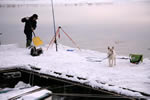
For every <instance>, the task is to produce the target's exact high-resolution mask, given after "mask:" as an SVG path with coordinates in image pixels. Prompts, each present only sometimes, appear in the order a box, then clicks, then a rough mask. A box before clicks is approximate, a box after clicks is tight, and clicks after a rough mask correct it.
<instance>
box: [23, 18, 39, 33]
mask: <svg viewBox="0 0 150 100" xmlns="http://www.w3.org/2000/svg"><path fill="white" fill-rule="evenodd" d="M21 21H22V22H23V23H24V22H25V27H24V33H25V34H26V35H28V34H32V28H33V29H34V30H35V28H36V24H37V22H36V20H33V17H24V18H22V19H21Z"/></svg>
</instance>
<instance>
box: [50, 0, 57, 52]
mask: <svg viewBox="0 0 150 100" xmlns="http://www.w3.org/2000/svg"><path fill="white" fill-rule="evenodd" d="M51 3H52V14H53V25H54V34H55V44H56V51H58V49H57V39H56V26H55V14H54V7H53V0H51Z"/></svg>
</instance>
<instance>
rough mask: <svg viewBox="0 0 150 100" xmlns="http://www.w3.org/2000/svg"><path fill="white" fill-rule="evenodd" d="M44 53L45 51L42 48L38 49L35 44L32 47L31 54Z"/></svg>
mask: <svg viewBox="0 0 150 100" xmlns="http://www.w3.org/2000/svg"><path fill="white" fill-rule="evenodd" d="M42 53H43V50H42V48H38V49H36V47H35V46H33V47H31V51H30V55H32V56H39V55H40V54H42Z"/></svg>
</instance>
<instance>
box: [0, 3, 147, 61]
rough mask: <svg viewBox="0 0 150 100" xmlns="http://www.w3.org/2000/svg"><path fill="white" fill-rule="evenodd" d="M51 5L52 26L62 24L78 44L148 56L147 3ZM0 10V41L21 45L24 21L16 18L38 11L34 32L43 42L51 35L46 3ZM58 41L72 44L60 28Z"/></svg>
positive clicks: (23, 36) (94, 48)
mask: <svg viewBox="0 0 150 100" xmlns="http://www.w3.org/2000/svg"><path fill="white" fill-rule="evenodd" d="M54 9H55V19H56V26H57V27H58V26H59V25H60V26H62V28H63V29H64V30H65V31H66V32H67V33H68V34H69V35H70V36H71V37H72V39H73V40H74V41H76V43H77V44H78V45H79V46H80V47H81V48H84V49H92V50H97V51H100V52H106V51H107V46H115V48H116V52H117V54H118V55H129V54H130V53H140V54H144V56H145V57H149V58H150V50H149V48H150V46H149V43H150V40H149V37H150V34H149V33H150V29H149V26H150V19H149V18H150V10H149V9H150V4H149V3H123V4H103V5H91V6H88V5H84V6H73V5H70V6H63V5H60V6H59V5H57V6H54ZM0 12H1V19H0V33H3V35H2V36H0V38H1V42H2V44H10V43H18V44H19V45H20V46H22V47H25V35H24V33H23V30H24V29H23V28H24V24H23V23H21V21H20V20H21V18H22V17H25V16H31V15H32V14H33V13H37V14H38V15H39V20H38V27H37V29H36V34H38V35H39V36H40V37H41V39H42V40H43V41H44V43H45V44H48V43H49V41H50V40H51V39H52V37H53V35H54V33H53V23H52V12H51V6H50V5H42V6H22V7H15V8H7V7H2V8H0ZM59 43H62V44H64V45H69V46H74V45H72V43H71V41H70V40H69V39H68V38H66V36H65V35H64V34H63V33H62V32H61V40H60V41H59ZM74 47H75V46H74Z"/></svg>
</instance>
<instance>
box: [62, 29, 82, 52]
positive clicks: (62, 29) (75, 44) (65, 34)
mask: <svg viewBox="0 0 150 100" xmlns="http://www.w3.org/2000/svg"><path fill="white" fill-rule="evenodd" d="M60 28H61V27H60ZM61 30H62V31H63V32H64V33H65V35H66V36H67V37H68V38H69V39H70V40H71V41H72V43H73V44H74V45H75V46H76V47H77V48H78V49H79V50H80V48H79V47H78V45H77V44H76V43H75V42H74V41H73V40H72V38H71V37H70V36H69V35H68V34H67V33H66V32H65V31H64V30H63V29H62V28H61Z"/></svg>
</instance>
